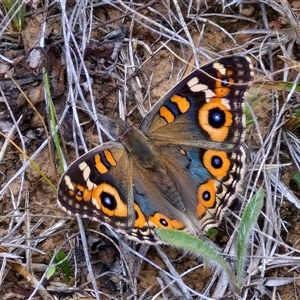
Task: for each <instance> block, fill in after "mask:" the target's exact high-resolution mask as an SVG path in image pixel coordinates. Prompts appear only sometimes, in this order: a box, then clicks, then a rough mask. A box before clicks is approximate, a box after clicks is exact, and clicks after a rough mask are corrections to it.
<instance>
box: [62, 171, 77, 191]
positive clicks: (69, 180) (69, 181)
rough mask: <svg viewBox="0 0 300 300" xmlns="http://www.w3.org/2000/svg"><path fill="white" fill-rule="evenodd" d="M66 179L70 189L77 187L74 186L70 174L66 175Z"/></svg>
mask: <svg viewBox="0 0 300 300" xmlns="http://www.w3.org/2000/svg"><path fill="white" fill-rule="evenodd" d="M64 180H65V183H66V186H67V187H68V189H69V190H72V191H74V189H75V187H74V185H73V184H72V182H71V178H70V176H67V175H66V176H65V177H64Z"/></svg>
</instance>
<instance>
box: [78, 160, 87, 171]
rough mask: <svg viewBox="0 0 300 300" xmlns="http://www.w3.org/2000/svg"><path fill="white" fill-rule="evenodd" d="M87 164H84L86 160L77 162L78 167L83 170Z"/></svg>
mask: <svg viewBox="0 0 300 300" xmlns="http://www.w3.org/2000/svg"><path fill="white" fill-rule="evenodd" d="M87 166H88V165H87V164H86V162H84V161H83V162H82V163H80V164H79V166H78V167H79V169H80V171H83V170H84V169H85V168H86V167H87Z"/></svg>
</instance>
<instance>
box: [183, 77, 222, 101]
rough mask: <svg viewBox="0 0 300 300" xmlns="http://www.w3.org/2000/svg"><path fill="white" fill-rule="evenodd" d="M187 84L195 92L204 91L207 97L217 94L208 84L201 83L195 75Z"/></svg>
mask: <svg viewBox="0 0 300 300" xmlns="http://www.w3.org/2000/svg"><path fill="white" fill-rule="evenodd" d="M187 85H188V87H189V88H190V90H191V91H192V92H194V93H198V92H204V93H205V98H206V99H208V98H213V97H215V96H216V94H215V93H214V92H213V91H212V90H210V89H209V88H208V86H207V85H206V84H203V83H199V78H198V77H193V78H192V79H191V80H190V81H188V82H187Z"/></svg>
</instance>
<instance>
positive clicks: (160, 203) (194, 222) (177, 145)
mask: <svg viewBox="0 0 300 300" xmlns="http://www.w3.org/2000/svg"><path fill="white" fill-rule="evenodd" d="M252 73H253V72H252V66H251V63H250V61H249V60H248V59H247V58H243V57H239V56H235V57H227V58H226V57H225V58H221V59H220V60H219V61H218V62H215V63H210V64H208V65H206V66H204V67H202V68H201V69H199V70H195V71H194V72H192V73H191V74H190V75H188V76H187V77H186V78H184V79H183V80H182V81H181V82H180V83H178V84H177V85H176V86H175V87H174V88H173V89H171V90H170V91H169V92H168V93H167V94H166V95H165V96H164V97H163V98H162V99H161V100H160V101H159V102H158V103H157V104H156V105H155V106H154V108H153V109H152V110H151V111H150V112H149V114H148V115H147V116H146V117H145V118H144V120H143V121H142V123H141V125H140V127H139V129H137V128H135V127H132V126H130V125H128V124H127V123H126V122H124V121H118V122H113V121H110V124H111V126H110V131H111V132H112V133H111V136H113V137H115V138H116V141H114V142H108V143H105V144H103V145H100V146H98V147H96V148H94V149H92V150H91V151H89V152H88V153H86V154H84V155H83V156H81V157H80V158H79V159H78V160H76V161H75V162H74V163H73V164H72V165H71V166H70V167H69V168H68V170H67V171H66V173H65V174H64V175H63V176H62V178H61V181H60V183H59V188H58V203H59V204H60V205H61V206H62V207H63V208H64V209H65V211H67V212H68V213H72V214H79V215H82V216H84V217H89V218H92V219H94V220H97V221H101V222H104V223H105V224H108V225H109V226H111V227H113V228H115V229H116V230H118V231H121V232H125V233H126V234H128V235H129V236H130V237H131V238H133V239H135V240H138V241H143V242H149V243H156V242H159V240H158V238H157V237H156V235H155V228H160V227H162V228H174V229H177V230H186V231H189V232H191V233H193V234H201V233H202V232H204V231H206V230H207V229H208V228H210V227H213V226H217V225H218V224H219V222H220V220H221V217H222V215H223V212H224V210H225V209H226V208H227V207H228V206H229V205H230V202H231V200H232V198H233V197H234V196H235V194H236V192H237V190H238V188H239V185H240V182H241V180H242V178H243V169H244V162H245V153H244V150H243V148H242V146H241V143H242V142H243V133H244V113H243V103H244V100H243V94H244V92H245V90H246V88H247V85H248V82H249V81H250V80H251V78H252V75H253V74H252Z"/></svg>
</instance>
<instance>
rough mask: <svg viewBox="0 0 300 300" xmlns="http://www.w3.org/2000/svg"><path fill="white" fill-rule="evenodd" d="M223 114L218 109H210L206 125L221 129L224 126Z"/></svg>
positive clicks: (224, 117)
mask: <svg viewBox="0 0 300 300" xmlns="http://www.w3.org/2000/svg"><path fill="white" fill-rule="evenodd" d="M225 119H226V116H225V112H224V111H223V110H221V109H220V108H212V109H211V110H210V111H209V115H208V123H209V125H210V126H212V127H214V128H221V127H223V126H224V124H225Z"/></svg>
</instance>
